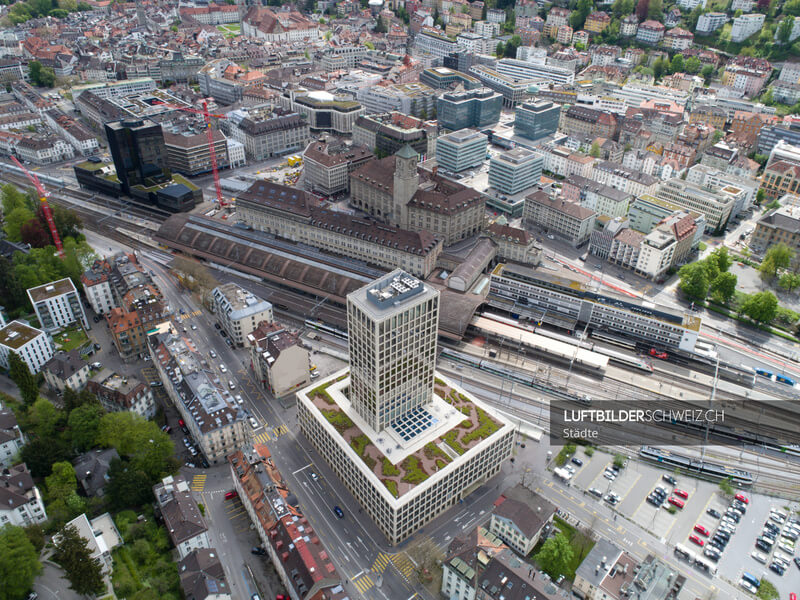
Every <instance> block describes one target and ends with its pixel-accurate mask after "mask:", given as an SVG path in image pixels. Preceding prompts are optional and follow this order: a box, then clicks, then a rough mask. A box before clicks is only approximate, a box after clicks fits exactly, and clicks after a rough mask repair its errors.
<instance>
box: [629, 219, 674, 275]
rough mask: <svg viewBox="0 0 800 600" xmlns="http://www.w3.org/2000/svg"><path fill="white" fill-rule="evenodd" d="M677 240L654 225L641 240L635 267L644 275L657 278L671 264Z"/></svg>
mask: <svg viewBox="0 0 800 600" xmlns="http://www.w3.org/2000/svg"><path fill="white" fill-rule="evenodd" d="M676 245H677V241H676V240H675V238H674V237H673V236H672V235H671V234H670V233H669V232H668V231H665V230H664V229H663V228H662V227H656V228H655V229H653V231H651V232H650V233H648V234H647V235H646V236H645V238H644V240H642V244H641V247H640V248H639V259H638V260H637V262H636V268H637V270H638V271H639V272H641V273H643V274H644V275H645V276H646V277H649V278H651V279H654V280H655V279H659V278H660V277H661V276H662V275H664V274H665V273H666V272H667V270H668V269H669V268H670V267H671V266H672V263H673V257H674V254H675V247H676Z"/></svg>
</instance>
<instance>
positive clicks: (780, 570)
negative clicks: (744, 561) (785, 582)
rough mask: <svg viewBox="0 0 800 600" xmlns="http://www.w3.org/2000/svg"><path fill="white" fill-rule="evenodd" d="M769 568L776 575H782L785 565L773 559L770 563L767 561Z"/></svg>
mask: <svg viewBox="0 0 800 600" xmlns="http://www.w3.org/2000/svg"><path fill="white" fill-rule="evenodd" d="M769 570H770V571H772V572H773V573H777V574H778V575H780V576H783V574H784V573H785V572H786V567H784V566H783V565H780V564H778V563H777V562H775V561H772V562H771V563H769Z"/></svg>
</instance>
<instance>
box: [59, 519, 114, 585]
mask: <svg viewBox="0 0 800 600" xmlns="http://www.w3.org/2000/svg"><path fill="white" fill-rule="evenodd" d="M53 560H55V561H56V562H57V563H58V564H59V565H61V567H62V568H63V569H64V573H65V574H66V576H67V579H68V580H69V583H70V586H69V587H70V588H71V589H72V590H74V591H75V592H76V593H78V594H81V595H84V596H88V595H90V594H92V595H97V594H100V592H102V591H103V590H104V589H105V584H104V583H103V569H102V563H101V562H100V559H98V558H92V552H91V550H89V542H88V540H86V539H85V538H82V537H81V535H80V533H78V530H77V529H76V528H75V527H74V526H73V525H68V526H66V527H64V528H63V529H62V530H61V531H60V532H59V533H58V537H57V542H56V545H55V552H54V553H53Z"/></svg>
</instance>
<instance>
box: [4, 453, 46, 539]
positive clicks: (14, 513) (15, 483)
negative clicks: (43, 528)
mask: <svg viewBox="0 0 800 600" xmlns="http://www.w3.org/2000/svg"><path fill="white" fill-rule="evenodd" d="M45 521H47V513H46V512H45V510H44V501H43V500H42V495H41V493H40V492H39V488H37V487H36V486H35V485H34V483H33V477H31V474H30V471H28V467H27V466H26V465H25V463H20V464H18V465H14V466H13V467H8V468H5V469H3V470H2V471H0V527H3V526H4V525H15V526H17V527H28V526H29V525H36V524H38V523H44V522H45Z"/></svg>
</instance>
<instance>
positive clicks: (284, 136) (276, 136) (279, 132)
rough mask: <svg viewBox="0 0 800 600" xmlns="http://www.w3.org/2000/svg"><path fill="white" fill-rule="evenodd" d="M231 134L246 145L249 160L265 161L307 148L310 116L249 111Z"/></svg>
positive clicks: (294, 113) (309, 137) (293, 113)
mask: <svg viewBox="0 0 800 600" xmlns="http://www.w3.org/2000/svg"><path fill="white" fill-rule="evenodd" d="M230 135H231V137H233V139H235V140H237V141H238V142H240V143H241V144H243V145H244V150H245V154H246V155H247V157H248V158H250V160H265V159H267V158H272V157H275V156H283V155H284V154H288V153H290V152H297V151H299V150H302V149H303V148H305V147H306V146H307V145H308V143H309V142H310V141H311V132H310V130H309V128H308V119H306V118H305V117H302V116H300V115H299V114H297V113H296V112H286V111H282V110H280V109H279V110H278V112H270V113H269V114H267V115H264V116H263V118H262V117H261V116H256V114H254V113H248V116H245V117H243V118H242V119H241V120H239V121H238V122H237V123H235V124H234V125H233V126H232V127H231V128H230Z"/></svg>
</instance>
